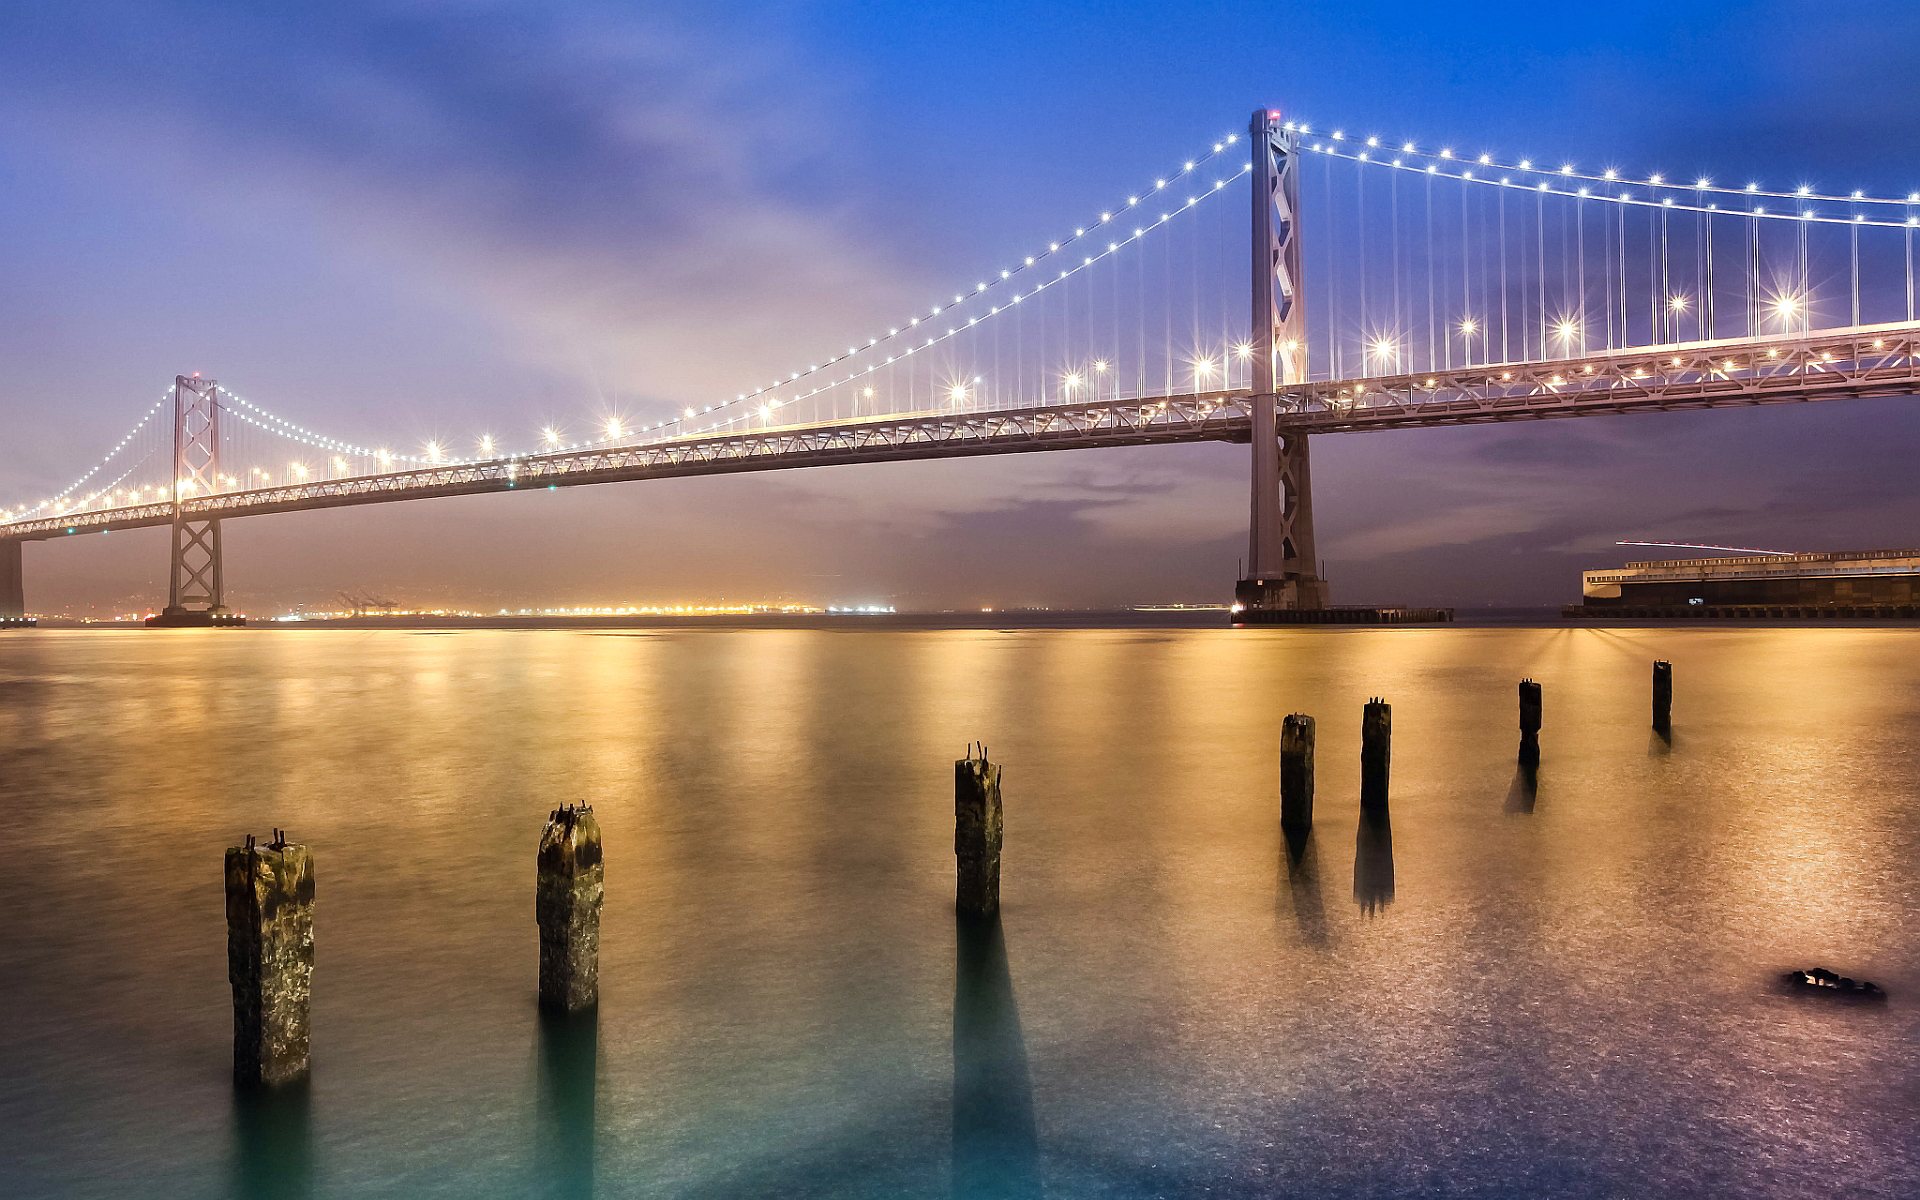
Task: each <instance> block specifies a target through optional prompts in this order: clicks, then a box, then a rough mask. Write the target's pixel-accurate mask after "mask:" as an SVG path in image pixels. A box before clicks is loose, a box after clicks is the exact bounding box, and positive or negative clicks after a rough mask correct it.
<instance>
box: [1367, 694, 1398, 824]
mask: <svg viewBox="0 0 1920 1200" xmlns="http://www.w3.org/2000/svg"><path fill="white" fill-rule="evenodd" d="M1392 761H1393V706H1392V705H1391V704H1388V703H1387V702H1386V701H1385V700H1382V699H1380V698H1379V697H1377V696H1376V697H1375V698H1373V699H1372V700H1369V701H1367V707H1366V712H1365V713H1364V715H1362V717H1361V718H1360V811H1362V812H1364V813H1366V814H1367V815H1368V816H1376V817H1377V816H1385V815H1386V812H1387V776H1388V770H1389V767H1390V766H1391V764H1392Z"/></svg>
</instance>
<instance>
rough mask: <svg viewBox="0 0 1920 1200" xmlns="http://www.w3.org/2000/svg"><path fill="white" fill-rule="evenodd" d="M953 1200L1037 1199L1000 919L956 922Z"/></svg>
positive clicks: (1028, 1092) (1033, 1146)
mask: <svg viewBox="0 0 1920 1200" xmlns="http://www.w3.org/2000/svg"><path fill="white" fill-rule="evenodd" d="M954 935H955V936H954V941H955V956H954V973H953V1195H954V1200H1026V1198H1028V1197H1031V1198H1033V1200H1038V1198H1039V1196H1040V1195H1041V1189H1040V1142H1039V1137H1038V1135H1037V1134H1036V1133H1035V1131H1034V1123H1033V1082H1032V1080H1031V1078H1030V1077H1029V1076H1028V1072H1027V1045H1026V1039H1025V1038H1024V1037H1023V1036H1022V1035H1021V1032H1020V1010H1019V1008H1018V1007H1017V1006H1016V1005H1015V1003H1014V999H1013V976H1012V974H1011V973H1010V972H1009V971H1008V969H1007V944H1006V938H1005V935H1004V934H1003V933H1002V931H1001V928H1000V918H999V917H997V916H995V917H988V918H984V919H983V918H977V917H968V916H959V917H956V919H955V923H954Z"/></svg>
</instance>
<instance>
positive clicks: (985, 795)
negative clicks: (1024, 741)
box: [953, 744, 1000, 917]
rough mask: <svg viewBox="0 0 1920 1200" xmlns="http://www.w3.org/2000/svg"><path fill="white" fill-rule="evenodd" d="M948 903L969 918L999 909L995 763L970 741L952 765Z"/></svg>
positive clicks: (998, 790)
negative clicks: (953, 869) (952, 868)
mask: <svg viewBox="0 0 1920 1200" xmlns="http://www.w3.org/2000/svg"><path fill="white" fill-rule="evenodd" d="M953 854H954V858H955V859H956V860H957V866H958V869H959V879H958V882H957V885H956V887H955V895H954V907H955V908H957V909H958V910H959V911H960V912H961V913H963V914H965V915H967V916H972V917H991V916H993V915H994V914H996V913H998V912H999V911H1000V768H999V767H998V766H996V765H994V764H993V763H990V762H988V761H987V748H986V746H985V745H984V744H982V745H981V746H979V747H978V753H976V752H975V747H974V746H973V745H971V744H969V745H968V746H967V757H965V758H962V759H958V760H956V761H955V762H954V764H953Z"/></svg>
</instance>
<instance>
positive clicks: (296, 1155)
mask: <svg viewBox="0 0 1920 1200" xmlns="http://www.w3.org/2000/svg"><path fill="white" fill-rule="evenodd" d="M233 1143H234V1146H233V1194H234V1195H235V1196H236V1197H239V1200H305V1198H306V1197H309V1196H312V1195H313V1111H312V1091H311V1088H310V1085H309V1084H308V1083H307V1082H306V1081H305V1080H301V1081H300V1082H298V1083H294V1084H289V1085H286V1086H284V1087H280V1088H260V1087H236V1088H234V1092H233Z"/></svg>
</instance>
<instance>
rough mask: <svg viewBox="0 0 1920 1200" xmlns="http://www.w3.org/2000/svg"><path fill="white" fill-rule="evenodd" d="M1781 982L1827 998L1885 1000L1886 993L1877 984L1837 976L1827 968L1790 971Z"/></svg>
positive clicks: (1800, 990) (1798, 990) (1795, 988)
mask: <svg viewBox="0 0 1920 1200" xmlns="http://www.w3.org/2000/svg"><path fill="white" fill-rule="evenodd" d="M1780 981H1781V982H1782V983H1784V984H1786V985H1787V986H1788V987H1789V988H1791V989H1793V990H1794V991H1797V992H1819V993H1821V994H1823V995H1827V996H1846V997H1849V998H1851V999H1855V1000H1885V999H1886V998H1887V993H1886V991H1885V990H1884V989H1883V988H1881V986H1880V985H1879V984H1877V983H1869V982H1868V981H1866V980H1864V979H1850V978H1848V977H1847V976H1845V975H1836V974H1834V973H1833V972H1832V971H1829V970H1827V969H1826V968H1825V967H1815V968H1814V969H1813V970H1811V971H1788V972H1787V973H1786V974H1785V975H1782V976H1781V977H1780Z"/></svg>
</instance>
